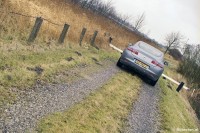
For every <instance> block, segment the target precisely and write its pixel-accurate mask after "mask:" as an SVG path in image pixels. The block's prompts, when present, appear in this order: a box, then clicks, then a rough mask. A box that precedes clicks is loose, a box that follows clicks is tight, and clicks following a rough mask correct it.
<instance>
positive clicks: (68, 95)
mask: <svg viewBox="0 0 200 133" xmlns="http://www.w3.org/2000/svg"><path fill="white" fill-rule="evenodd" d="M110 64H111V65H109V67H107V68H106V69H102V70H101V71H98V72H97V73H95V74H93V75H89V77H87V78H82V79H79V80H78V81H75V82H73V83H71V84H67V83H63V84H50V85H45V86H42V85H37V86H36V87H35V89H33V90H30V91H28V92H26V96H25V98H22V99H21V100H19V101H18V102H17V103H16V104H14V105H12V106H11V107H9V108H8V109H6V110H5V113H4V114H3V116H2V117H1V118H0V132H5V133H7V132H12V133H13V132H16V133H23V132H26V131H30V132H31V131H33V129H34V128H35V127H36V125H37V122H38V120H39V119H41V118H43V117H44V116H45V115H47V114H50V113H53V112H57V111H63V110H66V109H68V108H69V107H71V106H72V105H74V104H75V103H77V102H80V101H81V100H83V99H84V98H85V97H86V96H88V95H89V94H90V93H91V92H92V91H94V90H96V89H98V88H100V87H101V86H103V85H104V84H105V83H106V81H107V80H109V79H110V78H111V77H112V76H114V75H115V74H116V73H117V72H118V71H119V69H118V68H117V67H116V66H115V63H110Z"/></svg>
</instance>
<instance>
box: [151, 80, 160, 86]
mask: <svg viewBox="0 0 200 133" xmlns="http://www.w3.org/2000/svg"><path fill="white" fill-rule="evenodd" d="M157 82H158V80H156V81H154V80H150V84H151V85H152V86H155V85H156V83H157Z"/></svg>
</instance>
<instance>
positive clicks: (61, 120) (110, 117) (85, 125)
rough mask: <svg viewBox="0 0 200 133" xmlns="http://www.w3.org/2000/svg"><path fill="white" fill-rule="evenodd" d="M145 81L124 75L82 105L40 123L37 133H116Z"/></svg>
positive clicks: (116, 77) (53, 115)
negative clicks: (142, 82)
mask: <svg viewBox="0 0 200 133" xmlns="http://www.w3.org/2000/svg"><path fill="white" fill-rule="evenodd" d="M140 84H141V81H140V80H139V79H138V78H137V77H134V76H132V75H131V74H127V73H126V72H121V73H120V74H118V75H117V76H115V77H114V78H113V79H111V80H109V81H108V82H107V84H105V85H104V86H103V87H102V88H100V89H99V90H97V91H96V92H94V93H92V94H91V95H90V96H89V97H87V98H86V99H85V100H83V101H82V102H81V103H79V104H77V105H75V106H73V107H72V108H70V109H69V110H67V111H65V112H58V113H54V114H52V115H49V116H47V117H45V118H44V119H43V120H41V121H40V123H39V126H38V129H37V131H38V132H44V133H95V132H101V133H116V132H120V131H122V128H123V124H124V120H125V119H126V118H127V115H128V113H129V110H130V108H131V106H132V103H133V101H134V100H136V98H137V95H138V91H139V88H140Z"/></svg>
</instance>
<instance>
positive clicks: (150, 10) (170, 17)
mask: <svg viewBox="0 0 200 133" xmlns="http://www.w3.org/2000/svg"><path fill="white" fill-rule="evenodd" d="M103 1H109V0H103ZM112 3H113V6H115V7H116V10H118V11H119V13H122V14H128V15H130V16H132V17H133V18H135V17H137V15H140V14H142V13H143V12H144V13H145V16H146V17H145V26H144V27H143V29H142V32H144V33H149V36H150V37H151V38H154V39H155V40H157V41H158V42H160V43H163V42H164V38H165V36H166V34H168V33H170V32H180V33H181V34H183V35H184V36H185V37H186V38H188V39H189V41H188V42H189V43H192V44H200V0H112Z"/></svg>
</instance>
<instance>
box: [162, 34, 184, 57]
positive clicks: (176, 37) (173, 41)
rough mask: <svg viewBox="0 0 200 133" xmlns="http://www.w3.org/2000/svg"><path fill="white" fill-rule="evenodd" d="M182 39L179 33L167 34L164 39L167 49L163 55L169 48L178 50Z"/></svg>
mask: <svg viewBox="0 0 200 133" xmlns="http://www.w3.org/2000/svg"><path fill="white" fill-rule="evenodd" d="M183 39H184V37H183V36H182V35H181V34H180V33H179V32H172V33H169V34H168V35H167V36H166V37H165V42H166V44H167V48H166V50H165V54H166V53H167V51H168V50H169V49H170V48H172V47H173V48H178V47H180V44H181V43H182V41H183Z"/></svg>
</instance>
